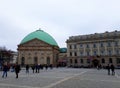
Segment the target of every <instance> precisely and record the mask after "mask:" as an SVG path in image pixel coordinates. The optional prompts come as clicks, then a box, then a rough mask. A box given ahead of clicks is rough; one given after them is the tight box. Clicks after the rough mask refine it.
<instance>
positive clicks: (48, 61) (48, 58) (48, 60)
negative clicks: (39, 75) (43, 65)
mask: <svg viewBox="0 0 120 88" xmlns="http://www.w3.org/2000/svg"><path fill="white" fill-rule="evenodd" d="M47 64H48V65H50V57H47Z"/></svg>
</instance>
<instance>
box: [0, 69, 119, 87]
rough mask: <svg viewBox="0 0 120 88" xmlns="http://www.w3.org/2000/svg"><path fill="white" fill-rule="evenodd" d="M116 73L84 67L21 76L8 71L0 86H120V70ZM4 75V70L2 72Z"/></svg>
mask: <svg viewBox="0 0 120 88" xmlns="http://www.w3.org/2000/svg"><path fill="white" fill-rule="evenodd" d="M115 71H116V75H115V76H112V75H107V70H103V69H102V70H97V69H83V68H58V69H57V68H53V69H52V70H51V69H48V70H47V71H46V70H45V69H44V70H40V73H32V70H30V73H29V74H26V73H25V70H21V72H20V74H19V78H18V79H16V78H15V73H14V72H8V77H7V78H2V77H1V78H0V88H120V70H115ZM0 75H1V76H2V72H0Z"/></svg>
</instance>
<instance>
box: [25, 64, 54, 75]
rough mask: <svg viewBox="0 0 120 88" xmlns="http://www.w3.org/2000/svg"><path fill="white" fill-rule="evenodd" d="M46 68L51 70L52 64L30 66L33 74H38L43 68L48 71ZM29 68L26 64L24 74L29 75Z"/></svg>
mask: <svg viewBox="0 0 120 88" xmlns="http://www.w3.org/2000/svg"><path fill="white" fill-rule="evenodd" d="M48 67H50V69H52V68H53V66H52V64H50V65H47V64H45V65H41V64H34V65H32V66H31V68H32V70H33V73H39V72H40V69H41V70H42V69H43V68H45V69H46V70H47V69H48ZM29 68H30V66H29V65H28V64H27V65H26V73H29Z"/></svg>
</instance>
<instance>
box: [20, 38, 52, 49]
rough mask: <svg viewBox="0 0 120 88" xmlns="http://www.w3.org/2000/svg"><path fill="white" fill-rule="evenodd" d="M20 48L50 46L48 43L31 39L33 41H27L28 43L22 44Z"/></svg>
mask: <svg viewBox="0 0 120 88" xmlns="http://www.w3.org/2000/svg"><path fill="white" fill-rule="evenodd" d="M21 45H22V46H27V47H29V46H44V47H45V46H51V45H50V44H48V43H46V42H44V41H42V40H39V39H37V38H36V39H33V40H31V41H28V42H26V43H24V44H21Z"/></svg>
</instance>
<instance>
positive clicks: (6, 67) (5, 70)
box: [2, 63, 20, 78]
mask: <svg viewBox="0 0 120 88" xmlns="http://www.w3.org/2000/svg"><path fill="white" fill-rule="evenodd" d="M2 69H3V74H2V78H4V77H7V72H8V71H9V67H8V65H7V63H4V65H3V66H2ZM12 69H14V70H15V74H16V78H18V74H19V72H20V65H18V63H16V64H15V65H14V66H12Z"/></svg>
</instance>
